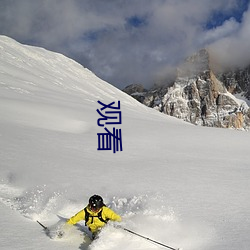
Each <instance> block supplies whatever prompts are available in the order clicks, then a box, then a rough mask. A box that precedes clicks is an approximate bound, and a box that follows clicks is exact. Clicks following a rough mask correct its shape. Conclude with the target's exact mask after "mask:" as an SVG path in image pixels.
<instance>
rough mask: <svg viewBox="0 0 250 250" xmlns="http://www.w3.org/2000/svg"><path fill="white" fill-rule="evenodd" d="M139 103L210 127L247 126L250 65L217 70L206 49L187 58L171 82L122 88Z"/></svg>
mask: <svg viewBox="0 0 250 250" xmlns="http://www.w3.org/2000/svg"><path fill="white" fill-rule="evenodd" d="M123 91H124V92H126V93H127V94H129V95H131V96H133V97H134V98H135V99H137V100H138V101H139V102H141V103H143V104H145V105H146V106H148V107H152V108H154V109H157V110H159V111H160V112H162V113H165V114H167V115H171V116H174V117H177V118H180V119H182V120H184V121H187V122H190V123H193V124H196V125H202V126H209V127H220V128H235V129H245V130H248V129H249V128H250V108H249V106H248V104H247V102H249V100H250V66H249V67H246V68H244V69H234V70H226V71H223V72H221V71H220V72H219V71H218V70H215V69H213V65H212V63H211V60H210V55H209V52H208V51H207V50H206V49H202V50H200V51H199V52H198V53H196V54H194V55H192V56H191V57H188V58H187V59H186V60H185V62H184V63H183V64H182V65H181V66H180V67H179V68H178V69H177V73H176V78H175V80H174V82H173V83H172V84H171V85H169V84H168V85H164V84H163V85H161V86H154V87H153V88H152V89H150V90H146V89H144V88H143V86H142V85H139V84H132V85H129V86H127V87H126V88H125V89H124V90H123Z"/></svg>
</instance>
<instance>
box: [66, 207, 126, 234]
mask: <svg viewBox="0 0 250 250" xmlns="http://www.w3.org/2000/svg"><path fill="white" fill-rule="evenodd" d="M85 209H87V212H88V213H89V218H88V221H85V223H86V226H88V228H89V229H90V231H91V232H92V233H95V232H97V231H98V230H99V229H100V228H102V227H103V226H104V225H105V224H106V223H105V222H104V221H108V220H112V221H118V222H119V221H121V220H122V219H121V217H120V215H118V214H116V213H115V212H114V211H113V210H111V209H110V208H108V207H106V206H103V207H102V208H101V209H100V210H99V211H97V212H93V211H91V210H90V209H89V207H86V208H85ZM100 211H101V218H102V219H103V220H104V221H102V220H100V219H99V218H98V215H99V214H100ZM80 220H85V210H84V209H82V210H81V211H79V212H78V213H77V214H75V215H74V216H72V217H71V218H70V219H69V220H68V221H67V224H70V225H74V224H76V223H77V222H79V221H80Z"/></svg>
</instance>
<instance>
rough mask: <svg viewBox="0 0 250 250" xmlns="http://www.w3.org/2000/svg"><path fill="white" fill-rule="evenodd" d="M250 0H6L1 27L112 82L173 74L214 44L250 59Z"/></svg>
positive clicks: (239, 60)
mask: <svg viewBox="0 0 250 250" xmlns="http://www.w3.org/2000/svg"><path fill="white" fill-rule="evenodd" d="M248 7H249V0H248V1H247V0H209V1H207V0H154V1H152V0H105V1H104V0H71V1H68V0H60V1H59V0H44V1H33V0H22V1H19V0H13V1H8V0H1V1H0V34H2V35H7V36H10V37H12V38H14V39H16V40H17V41H19V42H22V43H26V44H27V43H28V44H30V45H36V46H41V47H44V48H47V49H49V50H53V51H57V52H60V53H63V54H65V55H67V56H69V57H71V58H73V59H75V60H77V61H78V62H80V63H81V64H83V65H84V66H85V67H87V68H89V69H90V70H91V71H93V72H94V73H95V74H96V75H98V76H99V77H101V78H102V79H104V80H106V81H108V82H110V83H111V84H113V85H115V86H117V87H119V88H124V87H125V86H126V85H128V84H131V83H142V84H144V85H145V86H146V87H149V86H151V85H152V84H154V83H155V82H162V81H166V79H167V78H168V77H169V75H168V74H170V72H172V69H173V68H175V67H176V65H178V64H179V63H180V62H181V61H182V60H183V59H184V58H186V57H187V56H189V55H191V54H192V53H194V52H196V51H197V50H199V49H201V48H205V47H206V48H210V49H211V51H212V53H213V54H214V55H216V57H217V58H216V59H217V61H221V62H222V63H223V64H232V62H233V63H235V64H247V63H250V60H249V55H248V54H249V53H248V52H249V51H250V45H249V44H250V43H249V40H250V30H249V29H250V28H249V27H250V10H249V8H248Z"/></svg>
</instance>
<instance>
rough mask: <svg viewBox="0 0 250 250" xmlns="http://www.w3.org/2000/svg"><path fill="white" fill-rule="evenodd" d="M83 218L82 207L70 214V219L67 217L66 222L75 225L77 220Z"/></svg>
mask: <svg viewBox="0 0 250 250" xmlns="http://www.w3.org/2000/svg"><path fill="white" fill-rule="evenodd" d="M84 219H85V211H84V209H83V210H81V211H80V212H78V213H77V214H75V215H74V216H72V217H71V218H70V219H68V221H67V224H70V225H75V224H76V223H77V222H78V221H80V220H84Z"/></svg>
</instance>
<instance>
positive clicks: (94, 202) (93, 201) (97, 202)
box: [89, 194, 104, 210]
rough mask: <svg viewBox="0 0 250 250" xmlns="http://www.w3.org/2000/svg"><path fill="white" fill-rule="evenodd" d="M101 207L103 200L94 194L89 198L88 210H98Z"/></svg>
mask: <svg viewBox="0 0 250 250" xmlns="http://www.w3.org/2000/svg"><path fill="white" fill-rule="evenodd" d="M103 205H104V204H103V199H102V197H101V196H99V195H96V194H95V195H93V196H91V197H90V198H89V206H90V209H93V210H99V209H100V208H102V207H103Z"/></svg>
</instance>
